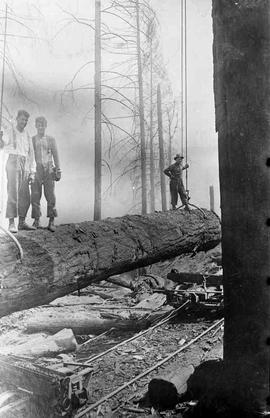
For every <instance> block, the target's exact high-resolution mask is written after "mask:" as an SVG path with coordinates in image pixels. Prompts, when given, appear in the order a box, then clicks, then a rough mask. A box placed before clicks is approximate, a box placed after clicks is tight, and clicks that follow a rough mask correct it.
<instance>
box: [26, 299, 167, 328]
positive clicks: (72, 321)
mask: <svg viewBox="0 0 270 418" xmlns="http://www.w3.org/2000/svg"><path fill="white" fill-rule="evenodd" d="M172 309H173V308H172V307H169V306H164V307H162V308H161V309H159V311H158V312H152V313H151V312H150V313H149V312H147V313H145V312H143V311H138V312H137V313H135V312H134V311H132V312H129V315H126V317H127V319H125V315H124V312H123V313H122V315H121V314H118V315H117V314H107V315H106V314H105V313H103V315H102V317H101V316H99V315H97V314H94V313H87V312H85V311H81V312H70V313H69V312H59V311H58V310H56V311H55V312H52V311H47V312H44V313H42V314H36V315H35V316H33V317H32V318H30V319H27V320H25V321H24V325H25V329H26V331H27V332H29V333H36V332H48V333H50V334H55V333H57V332H59V331H61V330H62V329H64V328H70V329H72V331H73V332H74V334H76V335H89V334H99V333H101V332H104V331H107V330H109V329H111V328H115V329H117V330H121V331H136V332H137V331H141V330H143V329H145V328H148V327H150V326H151V325H152V324H153V322H155V321H156V320H159V319H162V318H163V317H164V315H167V314H168V313H169V312H170V311H171V310H172ZM145 317H146V318H145Z"/></svg>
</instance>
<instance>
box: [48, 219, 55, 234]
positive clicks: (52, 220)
mask: <svg viewBox="0 0 270 418" xmlns="http://www.w3.org/2000/svg"><path fill="white" fill-rule="evenodd" d="M48 230H49V231H51V232H54V231H55V230H56V228H55V225H54V218H50V219H49V225H48Z"/></svg>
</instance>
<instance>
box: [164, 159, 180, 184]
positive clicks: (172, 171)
mask: <svg viewBox="0 0 270 418" xmlns="http://www.w3.org/2000/svg"><path fill="white" fill-rule="evenodd" d="M164 174H166V176H168V177H170V179H172V180H180V179H182V177H183V165H182V163H180V164H177V163H174V164H172V165H170V166H169V167H168V168H166V169H165V170H164Z"/></svg>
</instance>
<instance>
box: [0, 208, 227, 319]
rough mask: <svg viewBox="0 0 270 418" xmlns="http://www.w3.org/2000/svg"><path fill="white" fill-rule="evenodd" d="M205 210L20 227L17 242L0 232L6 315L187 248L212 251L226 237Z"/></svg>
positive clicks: (1, 297)
mask: <svg viewBox="0 0 270 418" xmlns="http://www.w3.org/2000/svg"><path fill="white" fill-rule="evenodd" d="M205 213H206V217H204V216H203V215H202V213H201V212H200V211H199V210H194V211H192V213H188V212H186V211H181V210H178V211H173V212H172V211H170V212H160V213H155V214H151V215H144V216H140V215H133V216H132V215H129V216H123V217H122V218H114V219H112V218H108V219H105V220H102V221H99V222H82V223H80V224H69V225H60V226H58V227H57V229H56V231H55V233H54V234H52V233H50V232H48V231H46V230H40V229H39V230H38V231H33V232H30V233H29V232H25V233H23V232H20V233H19V234H18V240H19V242H20V244H21V246H22V248H23V252H24V257H23V260H22V262H18V261H17V262H16V253H17V247H16V246H15V245H14V242H13V241H11V240H10V238H9V237H8V236H7V237H6V236H1V235H0V271H1V277H0V279H1V280H0V284H1V291H0V316H3V315H6V314H8V313H10V312H13V311H17V310H20V309H25V308H30V307H33V306H38V305H41V304H44V303H48V302H50V301H52V300H53V299H56V298H57V297H60V296H64V295H66V294H68V293H72V292H74V291H76V290H77V289H80V288H84V287H87V286H89V285H90V284H91V283H93V282H97V281H101V280H105V279H107V278H108V277H110V276H113V275H115V274H120V273H124V272H126V271H129V270H134V269H137V268H140V267H144V266H147V265H149V264H153V263H156V262H158V261H161V260H165V259H168V258H173V257H176V256H178V255H180V254H182V253H188V252H191V251H193V250H194V248H197V250H200V249H201V250H207V249H209V248H212V247H214V246H215V245H217V244H218V243H219V241H220V225H219V220H218V219H217V217H216V216H215V215H214V214H213V213H211V212H209V211H206V212H205Z"/></svg>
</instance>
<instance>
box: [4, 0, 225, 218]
mask: <svg viewBox="0 0 270 418" xmlns="http://www.w3.org/2000/svg"><path fill="white" fill-rule="evenodd" d="M151 3H152V6H153V8H154V9H155V10H156V12H157V16H158V19H159V21H160V33H159V36H160V41H161V48H162V53H163V60H164V63H165V65H166V68H167V71H168V74H169V78H170V81H171V84H172V89H173V92H174V94H175V97H179V95H180V2H179V0H152V1H151ZM0 4H1V20H0V22H1V24H2V34H1V38H0V41H1V45H3V42H2V40H3V15H4V2H1V3H0ZM107 4H108V1H107V0H103V1H102V7H105V6H106V5H107ZM8 5H9V7H10V9H9V17H10V19H9V21H8V33H9V34H10V36H9V37H8V51H7V57H8V66H7V69H6V88H5V93H4V102H5V105H6V106H7V107H8V110H9V112H10V114H12V115H15V114H16V110H17V109H18V108H26V109H28V111H29V112H30V113H31V119H30V121H29V131H30V133H31V134H35V129H34V118H35V117H36V116H38V115H40V114H44V115H45V116H46V117H47V118H48V121H49V126H48V133H49V134H51V135H53V136H55V138H56V140H57V143H58V148H59V151H60V158H61V166H62V170H63V179H62V180H61V182H59V183H58V184H57V207H58V212H59V222H69V221H70V222H72V221H82V220H86V219H91V218H92V214H93V192H94V185H93V174H94V173H93V164H94V155H93V152H94V131H93V129H94V123H93V117H94V114H93V103H94V93H93V90H92V87H93V69H94V67H93V63H92V61H93V59H94V32H93V30H91V28H89V27H87V25H79V24H77V23H76V22H74V21H73V22H71V21H72V20H74V19H73V18H72V16H71V14H72V15H74V16H76V17H80V18H85V19H86V18H87V19H93V18H94V0H92V1H89V0H58V1H55V0H35V1H27V0H9V1H8ZM110 19H111V20H112V25H115V22H114V21H113V20H114V18H113V17H110V16H109V15H107V16H104V22H105V23H107V24H110V23H111V21H110ZM85 22H87V23H88V24H90V25H91V24H92V23H93V22H92V21H85ZM26 26H27V28H26ZM187 26H188V29H187V42H188V50H187V56H188V160H189V163H190V170H189V179H190V182H189V189H190V191H191V197H192V202H193V203H194V204H196V205H198V206H202V207H209V186H210V185H211V184H213V185H214V187H215V195H216V210H217V211H219V196H218V194H219V191H218V162H217V159H218V158H217V135H216V133H215V127H214V97H213V68H212V67H213V64H212V62H213V60H212V21H211V0H187ZM11 35H12V36H11ZM14 35H16V36H14ZM1 45H0V48H1ZM131 58H132V57H131ZM117 60H119V57H117V56H114V55H112V54H108V53H107V52H106V51H105V50H104V51H103V52H102V63H103V69H112V68H114V70H115V71H117V62H118V61H117ZM87 63H88V64H87ZM84 64H87V65H85V67H84V69H83V70H82V72H81V73H80V74H79V76H78V78H77V79H76V80H75V81H74V84H73V87H75V88H81V86H83V89H82V90H78V91H76V92H74V94H73V95H72V94H70V93H65V94H64V95H63V94H62V93H63V90H64V88H65V86H68V87H67V88H68V89H70V85H68V83H69V82H70V81H71V80H72V78H73V76H74V74H75V73H76V71H77V70H78V69H79V68H80V67H81V66H83V65H84ZM12 72H15V74H16V77H17V81H18V83H19V85H20V88H21V89H22V91H21V90H20V89H19V88H18V86H17V85H16V82H15V79H14V76H13V74H12ZM107 80H108V78H107ZM108 82H109V81H106V83H107V84H108ZM112 97H113V96H112ZM104 109H105V110H106V111H108V112H109V113H110V114H111V115H112V114H113V112H114V111H115V112H116V113H117V115H118V113H119V106H118V105H117V104H114V103H113V102H110V103H106V104H104ZM117 115H116V116H117ZM5 116H8V114H7V111H5ZM120 134H121V132H120V133H119V132H118V133H117V134H116V135H119V138H120ZM104 135H107V136H108V132H106V130H104ZM107 141H108V138H107ZM174 146H175V151H177V150H178V149H179V151H180V138H178V140H177V139H176V141H175V144H174ZM115 148H116V147H115ZM124 163H125V161H124V160H123V161H122V163H121V164H122V165H123V166H124ZM112 164H113V162H112ZM121 164H120V165H119V167H116V168H114V171H113V173H112V175H113V180H114V179H115V178H116V177H117V175H118V174H119V173H118V172H117V168H118V170H120V168H122V167H120V166H121ZM119 172H120V171H119ZM3 174H4V172H3V170H2V175H3ZM109 180H110V173H109V170H108V168H107V167H106V166H105V167H104V170H103V191H104V192H105V190H106V189H107V187H108V185H109ZM2 194H3V191H2ZM132 198H133V191H132V185H131V182H130V180H129V178H128V177H126V178H124V179H122V180H121V182H120V183H115V186H114V188H113V190H112V193H104V194H103V216H118V215H123V214H125V213H127V212H128V210H129V209H130V208H131V207H132V204H133V203H136V202H134V201H133V200H132Z"/></svg>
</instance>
